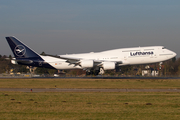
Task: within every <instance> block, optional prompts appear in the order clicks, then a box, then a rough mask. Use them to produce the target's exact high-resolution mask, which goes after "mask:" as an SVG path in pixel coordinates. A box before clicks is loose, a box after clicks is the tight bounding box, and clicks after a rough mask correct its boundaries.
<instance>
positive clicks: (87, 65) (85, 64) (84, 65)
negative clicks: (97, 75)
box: [80, 60, 94, 68]
mask: <svg viewBox="0 0 180 120" xmlns="http://www.w3.org/2000/svg"><path fill="white" fill-rule="evenodd" d="M80 65H81V67H82V68H92V67H94V61H93V60H83V61H81V63H80Z"/></svg>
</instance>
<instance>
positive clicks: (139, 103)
mask: <svg viewBox="0 0 180 120" xmlns="http://www.w3.org/2000/svg"><path fill="white" fill-rule="evenodd" d="M179 100H180V93H141V92H138V93H134V92H133V93H124V92H120V93H119V92H117V93H116V92H115V93H100V92H93V93H83V92H82V93H68V92H67V93H50V92H47V93H21V92H5V93H3V92H0V110H1V111H0V119H26V120H27V119H38V120H41V119H51V120H53V119H54V120H55V119H61V120H67V119H69V120H79V119H81V120H92V119H93V120H118V119H122V120H127V119H129V120H132V119H136V120H144V119H146V120H162V119H168V120H176V119H179V117H180V103H179ZM147 103H148V104H150V105H147Z"/></svg>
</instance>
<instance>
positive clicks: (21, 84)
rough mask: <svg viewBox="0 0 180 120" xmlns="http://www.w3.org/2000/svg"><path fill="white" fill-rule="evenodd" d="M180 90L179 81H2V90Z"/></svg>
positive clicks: (0, 83)
mask: <svg viewBox="0 0 180 120" xmlns="http://www.w3.org/2000/svg"><path fill="white" fill-rule="evenodd" d="M55 87H57V88H112V89H115V88H136V89H138V88H139V89H140V88H141V89H142V88H143V89H155V88H167V89H179V88H180V80H179V79H167V80H163V79H149V80H148V79H145V80H143V79H112V80H111V79H0V88H55Z"/></svg>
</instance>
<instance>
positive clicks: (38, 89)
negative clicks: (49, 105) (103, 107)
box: [0, 88, 180, 92]
mask: <svg viewBox="0 0 180 120" xmlns="http://www.w3.org/2000/svg"><path fill="white" fill-rule="evenodd" d="M31 90H32V91H31ZM0 91H13V92H180V89H71V88H69V89H67V88H33V89H30V88H0Z"/></svg>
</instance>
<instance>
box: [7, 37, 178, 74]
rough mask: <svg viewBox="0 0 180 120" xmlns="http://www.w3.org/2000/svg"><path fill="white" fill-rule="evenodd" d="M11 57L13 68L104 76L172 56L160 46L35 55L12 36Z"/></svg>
mask: <svg viewBox="0 0 180 120" xmlns="http://www.w3.org/2000/svg"><path fill="white" fill-rule="evenodd" d="M6 40H7V42H8V43H9V46H10V48H11V50H12V52H13V54H14V56H15V58H13V59H12V60H11V62H12V63H13V64H22V65H27V66H35V67H45V68H52V69H57V70H66V69H83V70H86V74H92V73H93V72H92V71H93V70H94V71H95V72H94V73H93V74H95V75H98V74H104V71H105V70H113V69H116V68H117V67H119V66H124V65H138V64H151V63H158V62H163V61H166V60H169V59H171V58H174V57H175V56H176V53H175V52H173V51H171V50H168V49H167V48H165V47H164V46H147V47H132V48H120V49H113V50H107V51H102V52H90V53H81V54H66V55H57V56H53V55H47V56H43V55H39V54H38V53H36V52H35V51H34V50H32V49H31V48H30V47H28V46H27V45H25V44H24V43H22V42H21V41H20V40H18V39H17V38H15V37H14V36H10V37H6Z"/></svg>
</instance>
